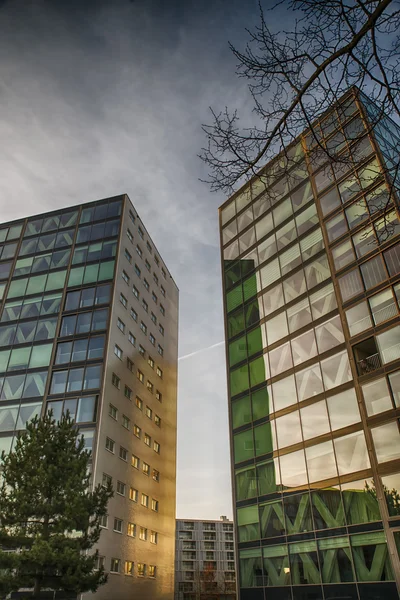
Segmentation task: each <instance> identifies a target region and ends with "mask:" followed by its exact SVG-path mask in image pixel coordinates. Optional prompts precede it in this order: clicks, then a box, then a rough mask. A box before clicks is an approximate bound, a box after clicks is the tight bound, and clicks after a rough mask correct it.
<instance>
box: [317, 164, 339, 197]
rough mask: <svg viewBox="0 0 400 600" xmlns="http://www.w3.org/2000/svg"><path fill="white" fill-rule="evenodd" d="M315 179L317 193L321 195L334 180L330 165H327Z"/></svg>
mask: <svg viewBox="0 0 400 600" xmlns="http://www.w3.org/2000/svg"><path fill="white" fill-rule="evenodd" d="M325 160H326V159H325ZM314 179H315V185H316V187H317V191H318V193H319V192H321V191H322V190H324V189H325V188H326V187H328V185H330V184H331V183H332V182H333V180H334V179H333V172H332V169H331V167H330V166H329V165H325V167H323V168H322V169H321V171H318V173H316V174H315V176H314Z"/></svg>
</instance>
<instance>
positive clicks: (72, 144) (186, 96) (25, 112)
mask: <svg viewBox="0 0 400 600" xmlns="http://www.w3.org/2000/svg"><path fill="white" fill-rule="evenodd" d="M257 16H258V2H257V0H247V1H246V2H242V1H241V0H229V2H228V1H227V0H202V2H198V1H194V0H182V1H180V0H168V1H167V2H166V1H165V0H78V1H76V0H65V1H63V0H1V1H0V31H1V35H0V56H1V61H0V140H1V144H0V169H1V177H0V221H7V220H11V219H16V218H19V217H22V216H26V215H30V214H36V213H41V212H45V211H47V210H54V209H56V208H59V207H64V206H68V205H71V204H78V203H82V202H86V201H87V202H90V201H93V200H97V199H100V198H104V197H107V196H114V195H117V194H121V193H127V194H128V195H129V197H130V199H131V200H132V202H133V204H134V205H135V208H136V209H137V211H138V213H139V215H140V217H141V219H142V221H143V223H144V224H145V226H146V228H147V230H148V231H149V233H150V235H151V236H152V238H153V240H154V242H155V244H156V245H157V247H158V249H159V251H160V253H161V255H162V257H163V259H164V260H165V262H166V264H167V266H168V268H169V270H170V272H171V274H172V276H173V277H174V279H175V281H176V283H177V285H178V287H179V289H180V333H179V356H180V360H179V384H178V463H177V472H178V476H177V517H179V518H204V519H214V518H215V519H218V518H219V517H220V515H228V516H229V517H232V499H231V481H230V462H229V432H228V413H227V390H226V372H225V349H224V331H223V310H222V296H221V272H220V257H219V236H218V212H217V208H218V206H219V205H220V204H222V202H223V201H224V200H225V198H224V197H223V196H222V195H218V194H211V193H210V191H209V189H208V187H207V185H205V184H204V183H201V182H200V181H199V179H201V178H204V177H205V176H206V171H205V167H204V165H203V164H202V162H201V161H200V160H199V158H198V157H197V155H198V153H199V152H200V149H201V147H202V145H203V144H204V142H205V138H204V134H203V133H202V131H201V124H202V123H204V122H206V123H208V122H210V115H209V106H210V105H211V106H213V107H214V108H216V109H223V108H224V106H225V105H226V104H228V105H229V106H231V107H235V108H238V109H239V110H240V111H243V114H249V112H250V109H251V104H250V101H249V97H248V94H247V92H246V88H245V84H244V82H243V80H239V79H238V78H237V77H236V75H235V59H234V57H233V56H232V54H231V53H230V50H229V48H228V40H229V41H231V42H233V43H234V44H236V45H238V46H239V47H243V45H244V43H245V42H246V40H247V34H246V32H245V30H244V28H245V27H252V25H253V24H254V23H255V22H256V20H257Z"/></svg>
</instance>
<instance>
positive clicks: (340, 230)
mask: <svg viewBox="0 0 400 600" xmlns="http://www.w3.org/2000/svg"><path fill="white" fill-rule="evenodd" d="M377 112H378V113H379V111H377V109H376V107H375V106H374V105H372V104H371V103H370V102H369V101H368V99H367V98H365V97H364V96H362V95H361V94H359V93H357V90H350V91H349V93H348V94H347V95H346V96H345V97H344V98H343V99H342V101H341V102H340V103H339V104H338V105H337V106H335V107H332V109H331V110H330V111H328V112H327V113H326V114H324V115H323V116H322V117H321V120H320V121H319V122H318V123H317V124H315V128H314V131H315V135H314V134H310V132H309V131H305V132H304V134H303V135H301V136H300V137H299V138H298V139H297V140H296V142H295V143H294V144H293V145H292V146H290V147H289V148H288V149H287V151H286V152H284V153H283V154H281V155H280V156H278V157H277V158H276V160H274V161H272V162H271V163H269V164H268V165H266V167H265V168H264V169H263V170H262V171H261V173H260V174H259V175H258V176H256V177H254V178H253V179H252V180H251V181H250V182H249V183H248V184H246V185H245V186H244V187H242V188H241V189H240V190H239V191H238V192H237V193H236V194H235V195H234V196H232V197H231V198H230V199H229V200H228V201H227V202H226V203H225V204H223V206H222V207H221V208H220V227H221V247H222V261H223V276H224V284H223V285H224V307H225V331H226V340H227V365H228V367H227V368H228V382H229V414H230V428H231V457H232V478H233V482H234V490H233V495H234V507H235V511H236V515H235V523H236V540H237V550H238V553H237V556H238V586H239V587H240V600H311V599H312V600H328V599H332V598H335V599H339V598H342V599H344V598H346V599H347V600H372V599H374V600H394V599H397V598H398V597H399V595H398V593H399V592H398V589H399V588H396V580H397V585H399V583H400V581H399V578H400V562H399V555H398V550H399V548H400V496H399V490H400V433H399V417H400V317H399V309H400V235H399V234H400V224H399V220H398V219H399V212H398V211H399V204H398V198H397V197H395V194H394V192H393V194H392V196H391V195H390V186H389V184H390V173H389V171H390V169H392V167H393V164H394V163H396V161H398V160H399V150H400V130H399V128H398V127H397V126H396V125H395V124H394V123H393V122H392V121H391V120H390V119H387V118H381V119H380V120H379V123H378V124H377V125H375V126H374V127H373V131H371V129H372V128H371V127H370V124H371V122H372V120H373V119H374V118H375V116H376V114H377ZM319 144H322V145H323V146H324V145H326V147H327V148H328V150H330V151H335V152H339V150H340V151H341V152H343V154H342V155H340V156H339V157H338V161H336V162H334V163H333V164H332V165H331V164H326V160H327V158H326V154H325V153H323V152H322V153H321V151H320V146H319ZM341 158H342V159H341ZM324 163H325V164H324ZM388 170H389V171H388ZM394 176H397V174H396V175H394ZM396 546H397V548H396Z"/></svg>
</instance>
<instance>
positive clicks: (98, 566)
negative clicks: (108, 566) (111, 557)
mask: <svg viewBox="0 0 400 600" xmlns="http://www.w3.org/2000/svg"><path fill="white" fill-rule="evenodd" d="M104 561H105V557H104V556H98V557H97V564H96V567H95V569H96V570H97V571H99V570H100V569H103V568H104Z"/></svg>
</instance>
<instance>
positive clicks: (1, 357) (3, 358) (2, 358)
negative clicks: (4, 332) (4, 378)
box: [0, 350, 11, 373]
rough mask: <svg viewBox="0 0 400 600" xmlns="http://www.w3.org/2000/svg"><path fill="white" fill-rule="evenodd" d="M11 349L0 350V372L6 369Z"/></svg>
mask: <svg viewBox="0 0 400 600" xmlns="http://www.w3.org/2000/svg"><path fill="white" fill-rule="evenodd" d="M10 352H11V350H2V351H1V352H0V372H2V373H3V372H4V371H6V370H7V365H8V359H9V358H10Z"/></svg>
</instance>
